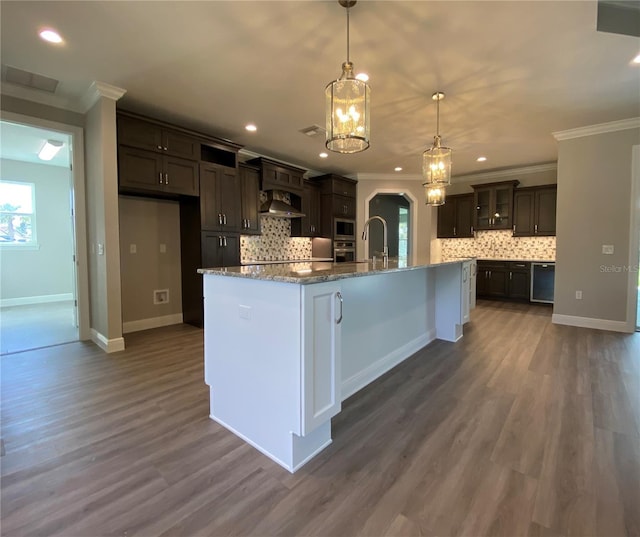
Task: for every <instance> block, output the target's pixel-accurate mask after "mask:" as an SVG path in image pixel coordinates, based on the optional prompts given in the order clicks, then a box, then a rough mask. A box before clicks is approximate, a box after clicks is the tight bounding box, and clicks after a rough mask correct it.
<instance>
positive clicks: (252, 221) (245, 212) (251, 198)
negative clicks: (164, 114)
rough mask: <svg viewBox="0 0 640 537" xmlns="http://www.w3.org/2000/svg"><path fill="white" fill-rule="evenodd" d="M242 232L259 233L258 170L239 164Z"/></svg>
mask: <svg viewBox="0 0 640 537" xmlns="http://www.w3.org/2000/svg"><path fill="white" fill-rule="evenodd" d="M239 173H240V191H241V198H242V201H241V216H242V233H246V234H250V235H259V234H260V220H259V209H260V172H259V171H258V170H257V169H255V168H249V167H248V166H240V168H239Z"/></svg>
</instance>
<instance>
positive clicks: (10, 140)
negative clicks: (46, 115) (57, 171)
mask: <svg viewBox="0 0 640 537" xmlns="http://www.w3.org/2000/svg"><path fill="white" fill-rule="evenodd" d="M47 140H56V141H59V142H64V146H63V147H62V149H61V150H60V151H59V152H58V154H57V155H56V156H55V157H53V158H52V159H51V160H48V161H45V160H40V159H39V158H38V152H39V151H40V149H42V146H43V145H44V143H45V142H46V141H47ZM69 141H70V140H69V135H67V134H64V133H62V132H56V131H50V130H46V129H40V128H36V127H30V126H27V125H20V124H18V123H11V122H8V121H0V158H3V159H11V160H19V161H22V162H33V163H35V164H45V165H48V166H59V167H62V168H69V164H70V157H71V154H70V150H69V149H70V145H69ZM3 179H8V177H4V178H3Z"/></svg>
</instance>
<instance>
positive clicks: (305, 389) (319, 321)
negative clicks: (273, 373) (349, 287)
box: [300, 282, 343, 435]
mask: <svg viewBox="0 0 640 537" xmlns="http://www.w3.org/2000/svg"><path fill="white" fill-rule="evenodd" d="M301 287H302V316H303V318H302V330H303V335H302V345H303V352H302V363H301V365H302V372H301V377H302V385H301V392H302V393H301V394H300V395H301V401H302V409H301V411H302V412H301V418H302V424H301V425H302V427H301V431H302V434H303V435H306V434H308V433H310V432H311V431H313V430H314V429H316V428H317V427H318V426H319V425H321V424H323V423H325V422H326V421H327V420H329V419H330V418H331V417H332V416H335V415H336V414H338V412H340V409H341V403H342V390H341V382H342V375H341V369H340V363H341V348H342V316H343V301H342V295H341V293H340V291H341V286H340V284H339V283H338V282H327V283H318V284H314V285H302V286H301Z"/></svg>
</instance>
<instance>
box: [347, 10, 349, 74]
mask: <svg viewBox="0 0 640 537" xmlns="http://www.w3.org/2000/svg"><path fill="white" fill-rule="evenodd" d="M347 63H349V7H348V6H347Z"/></svg>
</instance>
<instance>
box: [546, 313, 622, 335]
mask: <svg viewBox="0 0 640 537" xmlns="http://www.w3.org/2000/svg"><path fill="white" fill-rule="evenodd" d="M551 322H552V323H553V324H564V325H567V326H578V327H580V328H595V329H596V330H609V331H612V332H627V333H628V332H630V330H629V325H628V323H627V322H626V321H610V320H608V319H594V318H592V317H577V316H575V315H562V314H560V313H554V314H553V315H552V316H551ZM631 332H633V330H631Z"/></svg>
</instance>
